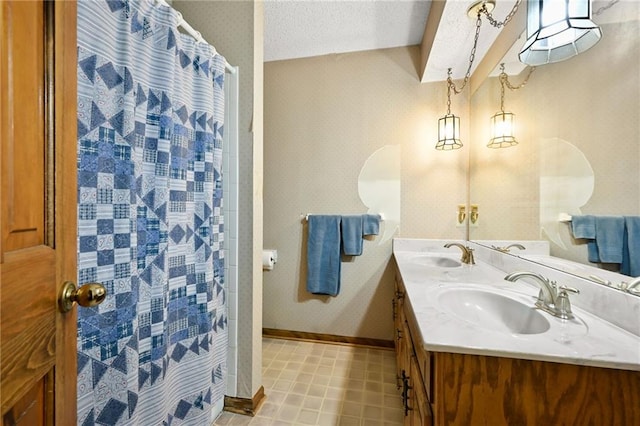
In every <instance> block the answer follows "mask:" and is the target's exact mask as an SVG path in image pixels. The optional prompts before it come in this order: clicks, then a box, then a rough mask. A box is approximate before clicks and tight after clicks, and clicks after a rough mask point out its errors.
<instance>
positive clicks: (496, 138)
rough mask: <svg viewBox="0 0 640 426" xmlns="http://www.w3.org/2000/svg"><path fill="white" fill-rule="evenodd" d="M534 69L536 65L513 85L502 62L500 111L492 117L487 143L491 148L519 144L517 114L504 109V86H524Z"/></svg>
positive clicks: (517, 87) (511, 87)
mask: <svg viewBox="0 0 640 426" xmlns="http://www.w3.org/2000/svg"><path fill="white" fill-rule="evenodd" d="M533 70H535V67H531V68H530V69H529V74H527V77H526V78H525V80H524V81H523V82H522V83H521V84H520V85H518V86H513V85H512V84H511V83H510V82H509V76H508V75H507V73H506V72H504V63H502V64H500V76H499V77H498V78H499V79H500V111H498V112H497V113H495V115H494V116H493V117H491V139H490V140H489V143H488V144H487V146H488V147H489V148H509V147H510V146H514V145H517V144H518V141H517V140H516V137H515V131H514V127H515V114H513V113H512V112H506V111H505V110H504V88H505V86H506V87H508V88H509V89H510V90H518V89H520V88H522V87H524V86H525V85H526V84H527V82H528V81H529V77H531V73H532V72H533Z"/></svg>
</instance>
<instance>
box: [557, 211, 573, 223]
mask: <svg viewBox="0 0 640 426" xmlns="http://www.w3.org/2000/svg"><path fill="white" fill-rule="evenodd" d="M558 222H571V215H570V214H567V213H560V214H559V215H558Z"/></svg>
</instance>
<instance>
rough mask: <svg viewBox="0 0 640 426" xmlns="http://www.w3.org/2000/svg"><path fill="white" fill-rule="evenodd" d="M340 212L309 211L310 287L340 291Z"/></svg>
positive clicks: (315, 290) (324, 291) (326, 291)
mask: <svg viewBox="0 0 640 426" xmlns="http://www.w3.org/2000/svg"><path fill="white" fill-rule="evenodd" d="M340 221H341V217H340V216H325V215H310V216H309V225H308V231H309V233H308V238H307V291H308V292H309V293H313V294H328V295H331V296H337V295H338V293H340Z"/></svg>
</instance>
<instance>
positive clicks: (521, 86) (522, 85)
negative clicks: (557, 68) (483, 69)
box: [500, 64, 536, 90]
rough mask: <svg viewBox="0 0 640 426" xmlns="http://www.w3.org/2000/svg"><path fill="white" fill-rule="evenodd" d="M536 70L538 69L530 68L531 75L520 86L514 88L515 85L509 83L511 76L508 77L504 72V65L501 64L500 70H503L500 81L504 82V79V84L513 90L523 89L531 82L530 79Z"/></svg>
mask: <svg viewBox="0 0 640 426" xmlns="http://www.w3.org/2000/svg"><path fill="white" fill-rule="evenodd" d="M535 69H536V67H529V73H528V74H527V76H526V77H525V79H524V81H523V82H522V83H520V84H519V85H517V86H514V85H512V84H511V82H509V76H508V75H507V73H505V72H504V64H500V70H501V73H500V81H502V80H503V79H504V84H505V85H506V86H507V87H508V88H509V89H511V90H518V89H522V88H523V87H524V86H526V85H527V83H528V82H529V77H531V74H533V72H534V71H535Z"/></svg>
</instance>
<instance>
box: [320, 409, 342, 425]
mask: <svg viewBox="0 0 640 426" xmlns="http://www.w3.org/2000/svg"><path fill="white" fill-rule="evenodd" d="M339 421H340V414H338V413H327V412H321V413H320V415H319V416H318V425H319V426H337V425H338V424H339Z"/></svg>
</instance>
